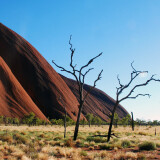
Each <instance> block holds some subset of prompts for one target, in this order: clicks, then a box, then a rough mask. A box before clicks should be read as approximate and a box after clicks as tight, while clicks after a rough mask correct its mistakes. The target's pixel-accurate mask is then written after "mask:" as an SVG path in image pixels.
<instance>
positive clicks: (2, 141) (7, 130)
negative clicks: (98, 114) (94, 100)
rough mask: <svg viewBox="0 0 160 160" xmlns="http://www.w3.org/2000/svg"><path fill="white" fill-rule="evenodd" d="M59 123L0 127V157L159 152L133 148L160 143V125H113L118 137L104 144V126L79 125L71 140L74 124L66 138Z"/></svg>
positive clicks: (74, 158) (147, 155) (42, 159)
mask: <svg viewBox="0 0 160 160" xmlns="http://www.w3.org/2000/svg"><path fill="white" fill-rule="evenodd" d="M63 130H64V129H63V127H61V126H38V127H37V126H36V127H28V126H18V127H17V126H0V159H5V158H6V159H11V160H14V159H21V160H32V159H37V160H52V159H53V160H55V159H71V160H78V159H89V160H92V159H95V160H100V159H104V160H105V159H107V160H109V159H110V160H112V159H115V160H120V159H131V160H132V159H137V160H140V159H154V158H155V157H156V156H157V155H158V154H159V155H160V153H159V152H158V151H157V150H154V151H140V150H138V151H136V152H135V153H134V152H132V151H133V150H134V148H138V146H139V145H140V144H141V143H143V142H145V141H150V142H153V143H155V144H157V147H159V146H160V127H156V130H157V135H156V136H155V135H154V134H155V127H135V131H131V128H130V127H118V128H114V129H113V130H114V133H115V134H116V135H118V137H119V138H112V139H111V142H110V143H106V137H103V138H102V137H94V135H97V134H101V135H106V134H107V130H108V126H100V127H95V126H92V127H90V128H89V127H88V126H85V127H80V129H79V136H78V139H77V141H75V142H74V141H72V136H73V132H74V126H72V127H67V131H69V132H67V137H66V139H64V138H63Z"/></svg>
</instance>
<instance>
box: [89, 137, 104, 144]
mask: <svg viewBox="0 0 160 160" xmlns="http://www.w3.org/2000/svg"><path fill="white" fill-rule="evenodd" d="M86 140H87V141H89V142H91V141H94V142H95V143H104V142H106V141H107V140H106V139H104V138H101V137H87V139H86Z"/></svg>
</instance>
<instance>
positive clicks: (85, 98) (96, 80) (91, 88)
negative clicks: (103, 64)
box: [83, 69, 103, 103]
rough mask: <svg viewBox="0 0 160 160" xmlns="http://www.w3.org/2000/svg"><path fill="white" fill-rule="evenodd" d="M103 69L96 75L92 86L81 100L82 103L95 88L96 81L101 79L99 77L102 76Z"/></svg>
mask: <svg viewBox="0 0 160 160" xmlns="http://www.w3.org/2000/svg"><path fill="white" fill-rule="evenodd" d="M102 72H103V69H102V70H101V72H100V73H99V74H98V77H97V79H96V80H95V81H94V85H93V86H92V87H90V89H89V91H88V92H87V93H86V95H85V96H84V98H83V103H84V102H85V100H86V98H87V97H88V95H89V94H90V93H91V91H92V89H93V88H95V87H96V83H97V81H99V80H100V79H101V75H102Z"/></svg>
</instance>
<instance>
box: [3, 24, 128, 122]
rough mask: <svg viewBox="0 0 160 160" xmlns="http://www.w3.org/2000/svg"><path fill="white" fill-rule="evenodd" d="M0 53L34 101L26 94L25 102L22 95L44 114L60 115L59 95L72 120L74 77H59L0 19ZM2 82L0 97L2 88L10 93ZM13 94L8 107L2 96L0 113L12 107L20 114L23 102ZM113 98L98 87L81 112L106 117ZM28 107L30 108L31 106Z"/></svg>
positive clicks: (75, 107)
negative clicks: (11, 103)
mask: <svg viewBox="0 0 160 160" xmlns="http://www.w3.org/2000/svg"><path fill="white" fill-rule="evenodd" d="M0 56H1V57H2V58H3V60H4V61H5V63H6V64H7V65H8V66H9V68H10V69H11V71H12V73H13V74H14V76H15V77H16V79H17V81H18V82H19V83H20V84H21V86H22V87H23V88H24V90H25V91H26V92H27V93H26V94H28V95H29V96H30V98H31V99H32V101H33V102H34V103H35V104H34V103H33V102H32V101H31V99H30V98H27V99H30V100H28V101H30V102H28V103H27V99H25V97H24V99H25V104H29V103H32V104H33V105H34V106H35V107H36V106H37V107H38V108H39V109H40V110H41V112H42V113H43V114H44V115H45V116H46V117H49V118H62V115H63V113H64V106H63V105H62V103H61V102H60V100H59V98H60V97H61V99H62V101H63V103H64V105H65V106H66V110H67V114H68V115H69V116H70V117H71V118H72V119H73V120H76V117H77V114H78V101H77V99H76V97H75V95H76V96H77V93H78V92H77V88H76V87H77V86H76V84H75V81H73V80H69V79H66V78H64V77H63V79H64V80H65V81H64V80H63V79H62V78H61V76H60V75H59V74H58V73H57V72H56V71H55V70H54V69H53V68H52V67H51V66H50V64H49V63H48V62H47V61H46V60H45V59H44V58H43V56H42V55H41V54H40V53H39V52H38V51H37V50H36V49H35V48H34V47H33V46H32V45H31V44H30V43H29V42H27V41H26V40H25V39H23V38H22V37H21V36H20V35H18V34H17V33H15V32H14V31H12V30H11V29H9V28H7V27H6V26H4V25H3V24H1V23H0ZM54 57H56V55H53V59H54ZM1 61H2V60H1ZM5 75H6V74H5ZM5 75H4V76H5ZM2 78H5V77H2ZM65 82H66V83H67V84H68V86H69V87H70V88H71V90H72V91H73V93H74V94H75V95H74V94H73V93H72V91H71V90H70V88H69V87H68V86H67V84H66V83H65ZM3 83H4V81H3ZM6 83H8V82H6ZM19 83H18V84H19ZM20 84H19V85H20ZM3 85H4V84H2V86H1V87H2V88H3V90H4V91H3V92H1V90H0V97H3V94H4V93H5V92H6V93H8V92H11V94H12V90H11V89H10V88H8V91H7V88H5V87H6V86H3ZM5 85H7V84H5ZM14 85H16V84H14ZM22 87H21V88H22ZM84 87H85V90H86V91H87V90H88V87H89V86H88V85H85V86H84ZM23 88H22V89H23ZM8 95H10V94H8ZM22 95H23V94H22ZM10 96H11V95H10ZM17 96H19V95H18V93H17V94H15V95H13V94H12V96H11V97H12V99H13V100H14V101H13V102H15V103H14V105H12V106H13V107H10V105H9V103H8V101H9V100H8V101H7V99H6V98H3V104H5V105H4V106H1V105H0V113H4V114H5V116H8V115H11V112H10V114H9V110H10V109H11V108H12V110H14V112H15V115H16V114H17V115H18V114H19V117H21V115H22V113H23V112H22V111H21V110H23V107H25V106H24V105H23V103H24V102H23V101H22V102H21V103H20V102H19V101H21V100H19V101H18V99H19V97H17ZM21 99H23V97H21ZM16 102H17V103H16ZM114 102H115V101H114V100H113V99H112V98H110V97H109V96H108V95H106V94H105V93H104V92H102V91H100V90H98V89H94V90H93V91H92V93H91V94H90V95H89V97H88V98H87V101H86V103H85V106H84V108H83V113H84V114H87V113H93V114H94V115H97V116H99V117H101V118H102V119H103V120H105V121H107V120H108V116H106V115H109V113H110V111H111V110H112V107H113V104H114ZM7 104H8V106H7ZM33 105H31V106H33ZM16 106H17V107H16ZM18 106H19V107H18ZM4 107H8V109H6V111H5V112H3V110H4ZM14 107H15V108H14ZM35 107H34V108H35ZM30 109H31V110H34V109H33V108H32V107H31V108H30ZM30 109H29V111H30ZM24 110H25V113H26V112H27V108H26V107H25V108H24ZM41 112H40V111H39V110H38V109H36V110H34V113H35V114H37V115H38V116H39V117H41V116H44V115H43V114H42V113H41ZM20 113H21V114H20ZM117 113H118V114H119V116H120V117H123V116H124V115H126V114H127V112H126V110H125V109H124V108H123V107H122V106H119V107H118V109H117ZM83 117H84V116H83V114H82V118H83Z"/></svg>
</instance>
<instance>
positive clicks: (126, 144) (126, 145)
mask: <svg viewBox="0 0 160 160" xmlns="http://www.w3.org/2000/svg"><path fill="white" fill-rule="evenodd" d="M121 146H122V147H123V148H127V147H130V146H131V143H130V141H128V140H123V141H122V143H121Z"/></svg>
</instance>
